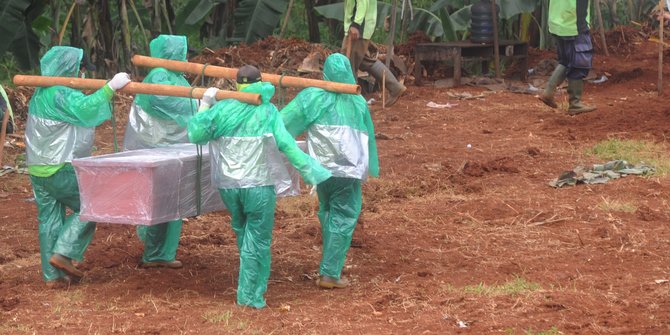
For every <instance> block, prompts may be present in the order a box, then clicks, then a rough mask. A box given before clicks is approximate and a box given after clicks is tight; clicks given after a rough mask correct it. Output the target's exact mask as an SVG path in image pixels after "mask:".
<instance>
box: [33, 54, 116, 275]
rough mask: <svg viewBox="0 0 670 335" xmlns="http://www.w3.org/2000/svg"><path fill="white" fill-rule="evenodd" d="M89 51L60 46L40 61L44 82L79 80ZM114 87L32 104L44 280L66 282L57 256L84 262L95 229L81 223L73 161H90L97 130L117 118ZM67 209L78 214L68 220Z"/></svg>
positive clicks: (59, 90) (44, 90)
mask: <svg viewBox="0 0 670 335" xmlns="http://www.w3.org/2000/svg"><path fill="white" fill-rule="evenodd" d="M82 57H83V51H82V50H81V49H78V48H73V47H64V46H57V47H53V48H51V49H50V50H49V51H47V53H46V54H44V56H43V57H42V59H41V60H40V70H41V73H42V75H44V76H60V77H76V76H77V74H78V73H79V68H80V63H81V59H82ZM113 95H114V92H113V91H112V89H111V88H109V86H107V85H105V86H104V87H103V88H101V89H99V90H97V91H96V92H95V93H93V94H91V95H85V94H84V93H82V92H80V91H78V90H75V89H72V88H69V87H64V86H52V87H41V88H37V89H36V90H35V94H33V96H32V98H31V99H30V102H29V104H28V120H27V124H26V156H27V160H26V163H27V165H28V172H29V173H30V180H31V182H32V186H33V193H34V195H35V203H36V204H37V212H38V221H39V240H40V256H41V260H42V276H43V278H44V280H45V281H53V280H57V279H59V278H62V277H63V276H65V273H64V272H62V271H61V270H58V269H56V268H55V267H53V266H51V265H50V264H49V259H50V258H51V256H52V255H53V254H55V253H57V254H61V255H63V256H66V257H69V258H71V259H75V260H78V261H81V260H82V257H83V254H84V251H85V250H86V248H87V247H88V245H89V243H90V242H91V239H92V238H93V234H94V232H95V223H93V222H82V221H80V220H79V208H80V201H79V185H78V183H77V178H76V175H75V173H74V168H73V167H72V165H71V163H70V162H71V161H72V159H75V158H81V157H87V156H90V154H91V150H92V148H93V141H94V138H95V127H96V126H98V125H100V124H101V123H102V122H104V121H105V120H108V119H109V118H111V115H112V107H111V104H110V100H111V98H112V96H113ZM66 208H69V209H71V210H72V211H73V213H72V214H71V215H69V216H66Z"/></svg>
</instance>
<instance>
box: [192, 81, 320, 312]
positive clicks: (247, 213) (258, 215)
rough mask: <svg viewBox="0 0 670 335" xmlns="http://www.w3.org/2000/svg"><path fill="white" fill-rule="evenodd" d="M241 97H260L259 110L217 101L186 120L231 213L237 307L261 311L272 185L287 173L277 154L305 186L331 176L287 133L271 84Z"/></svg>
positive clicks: (257, 86)
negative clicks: (237, 271)
mask: <svg viewBox="0 0 670 335" xmlns="http://www.w3.org/2000/svg"><path fill="white" fill-rule="evenodd" d="M242 92H249V93H258V94H260V95H261V99H262V103H261V105H259V106H254V105H250V104H246V103H243V102H239V101H237V100H230V99H229V100H223V101H220V102H218V103H217V104H215V105H214V106H213V107H212V108H210V109H207V110H204V111H201V112H199V113H198V114H196V116H194V117H193V118H192V119H191V120H190V122H189V124H188V136H189V139H190V140H191V142H193V143H196V144H204V143H207V142H209V154H210V159H211V166H212V182H213V183H214V185H215V186H216V187H217V188H219V192H220V194H221V199H222V200H223V202H224V204H225V205H226V207H227V208H228V210H229V211H230V215H231V218H232V219H231V225H232V228H233V231H234V232H235V236H236V237H237V246H238V248H239V252H240V274H239V280H238V287H237V303H238V304H240V305H246V306H251V307H255V308H263V307H265V305H266V303H265V298H264V297H263V294H264V293H265V291H266V290H267V282H268V278H269V276H270V262H271V254H270V244H271V242H272V226H273V224H274V211H275V204H276V190H275V180H276V176H277V173H278V172H280V170H282V169H285V166H284V164H283V161H282V158H281V156H280V155H279V151H281V152H283V153H284V155H286V158H288V161H289V162H290V163H291V164H292V165H293V166H294V167H295V168H296V169H297V170H298V171H299V172H300V174H301V175H302V177H303V179H304V180H305V182H306V183H308V184H313V185H316V184H318V183H321V182H323V181H324V180H327V179H328V178H330V177H331V175H332V174H331V173H330V172H328V170H326V169H325V168H324V167H322V166H321V165H319V163H318V162H317V161H316V160H314V159H313V158H312V157H310V156H309V155H307V154H305V153H304V152H303V151H302V150H300V148H299V147H298V145H297V144H296V143H295V141H294V140H293V137H291V135H290V134H289V133H288V132H287V131H286V128H285V127H284V123H283V122H282V120H281V117H280V116H279V113H278V111H277V108H276V107H275V106H274V105H273V104H271V103H270V98H272V95H274V92H275V88H274V86H272V84H270V83H266V82H257V83H254V84H251V85H249V86H247V87H245V88H244V89H242Z"/></svg>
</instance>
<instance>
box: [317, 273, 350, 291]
mask: <svg viewBox="0 0 670 335" xmlns="http://www.w3.org/2000/svg"><path fill="white" fill-rule="evenodd" d="M316 285H318V286H319V287H321V288H328V289H331V288H345V287H347V286H349V285H351V283H349V281H348V280H346V279H344V278H340V279H335V278H333V277H328V276H321V277H319V279H317V280H316Z"/></svg>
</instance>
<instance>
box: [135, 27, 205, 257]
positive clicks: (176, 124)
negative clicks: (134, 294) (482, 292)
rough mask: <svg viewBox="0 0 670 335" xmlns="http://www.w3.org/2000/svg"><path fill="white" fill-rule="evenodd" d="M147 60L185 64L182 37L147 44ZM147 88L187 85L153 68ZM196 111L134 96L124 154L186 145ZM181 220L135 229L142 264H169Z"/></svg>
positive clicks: (188, 103)
mask: <svg viewBox="0 0 670 335" xmlns="http://www.w3.org/2000/svg"><path fill="white" fill-rule="evenodd" d="M149 48H150V52H151V57H156V58H164V59H171V60H178V61H186V53H187V51H188V47H187V40H186V36H175V35H159V36H158V37H156V38H155V39H153V40H152V41H151V43H150V44H149ZM142 82H143V83H149V84H163V85H174V86H186V87H191V85H190V84H189V83H188V81H186V78H184V76H183V75H182V74H181V73H179V72H174V71H170V70H167V69H165V68H161V67H159V68H154V69H153V70H151V72H149V74H148V75H147V76H146V77H145V78H144V80H143V81H142ZM196 110H197V106H196V100H194V99H189V98H179V97H169V96H161V95H147V94H138V95H136V96H135V100H134V101H133V104H132V105H131V107H130V115H129V116H128V124H127V126H126V133H125V136H124V140H123V148H124V150H136V149H149V148H156V147H161V146H166V145H170V144H177V143H188V134H187V132H186V125H187V123H188V120H189V119H190V118H191V116H192V115H193V114H194V113H195V111H196ZM181 229H182V220H174V221H170V222H166V223H161V224H157V225H153V226H138V227H137V235H138V236H139V237H140V240H142V241H143V242H144V254H143V255H142V262H145V263H147V262H171V261H174V260H175V257H176V256H177V248H178V247H179V236H180V235H181Z"/></svg>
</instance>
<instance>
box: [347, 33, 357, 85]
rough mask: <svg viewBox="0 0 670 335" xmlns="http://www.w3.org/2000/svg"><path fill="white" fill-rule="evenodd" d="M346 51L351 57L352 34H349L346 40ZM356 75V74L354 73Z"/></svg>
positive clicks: (348, 56)
mask: <svg viewBox="0 0 670 335" xmlns="http://www.w3.org/2000/svg"><path fill="white" fill-rule="evenodd" d="M344 52H345V56H347V58H349V59H351V57H350V56H351V35H347V39H346V41H345V42H344ZM354 76H355V74H354Z"/></svg>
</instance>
